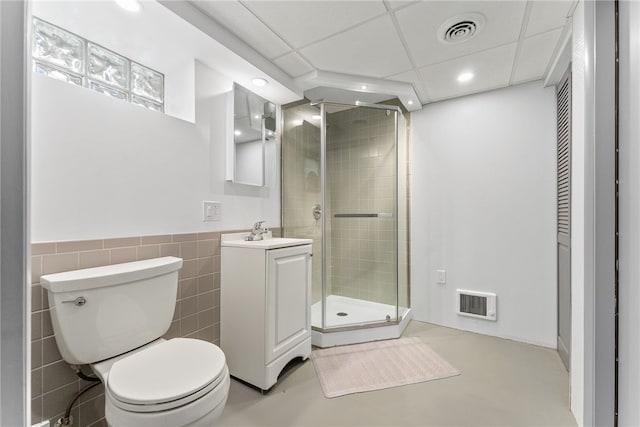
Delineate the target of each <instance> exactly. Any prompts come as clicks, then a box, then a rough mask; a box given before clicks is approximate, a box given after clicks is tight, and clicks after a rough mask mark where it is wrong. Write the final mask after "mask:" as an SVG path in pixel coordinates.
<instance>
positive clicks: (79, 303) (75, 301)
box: [62, 297, 87, 307]
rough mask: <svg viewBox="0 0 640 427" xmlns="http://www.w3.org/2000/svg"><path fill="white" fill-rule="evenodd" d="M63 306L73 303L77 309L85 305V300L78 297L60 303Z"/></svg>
mask: <svg viewBox="0 0 640 427" xmlns="http://www.w3.org/2000/svg"><path fill="white" fill-rule="evenodd" d="M62 303H63V304H67V303H73V305H77V306H78V307H82V306H83V305H85V304H86V303H87V300H86V298H85V297H78V298H76V299H72V300H68V301H62Z"/></svg>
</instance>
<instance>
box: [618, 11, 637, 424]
mask: <svg viewBox="0 0 640 427" xmlns="http://www.w3.org/2000/svg"><path fill="white" fill-rule="evenodd" d="M620 24H621V27H620V299H619V301H620V307H619V309H620V318H619V321H620V335H619V339H620V346H619V359H620V362H619V368H620V371H619V395H618V397H619V401H618V405H619V406H618V413H619V418H618V422H619V425H620V426H629V427H631V426H638V425H640V405H638V402H640V380H639V379H640V334H639V333H638V330H639V329H640V311H639V310H638V306H640V289H639V288H638V283H640V263H638V259H640V223H639V222H638V218H640V168H639V165H640V147H639V146H638V141H639V140H640V121H638V116H640V82H638V78H637V76H638V74H639V73H640V4H639V3H638V2H626V1H625V2H620Z"/></svg>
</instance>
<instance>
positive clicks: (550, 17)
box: [526, 0, 573, 37]
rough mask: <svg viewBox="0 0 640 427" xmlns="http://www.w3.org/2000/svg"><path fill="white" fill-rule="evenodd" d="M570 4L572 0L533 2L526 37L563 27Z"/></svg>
mask: <svg viewBox="0 0 640 427" xmlns="http://www.w3.org/2000/svg"><path fill="white" fill-rule="evenodd" d="M572 4H573V1H572V0H561V1H536V2H533V5H532V7H531V14H530V15H529V24H528V25H527V33H526V36H527V37H528V36H532V35H534V34H540V33H543V32H545V31H549V30H553V29H556V28H560V27H564V24H565V23H566V22H567V15H568V14H569V10H570V9H571V6H572Z"/></svg>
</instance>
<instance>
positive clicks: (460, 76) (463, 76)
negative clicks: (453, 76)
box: [458, 72, 473, 83]
mask: <svg viewBox="0 0 640 427" xmlns="http://www.w3.org/2000/svg"><path fill="white" fill-rule="evenodd" d="M471 79H473V73H469V72H466V73H460V74H458V81H459V82H460V83H466V82H468V81H469V80H471Z"/></svg>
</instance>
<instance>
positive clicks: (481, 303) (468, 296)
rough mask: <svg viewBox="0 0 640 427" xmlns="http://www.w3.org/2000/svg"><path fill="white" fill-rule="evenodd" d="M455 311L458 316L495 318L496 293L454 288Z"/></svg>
mask: <svg viewBox="0 0 640 427" xmlns="http://www.w3.org/2000/svg"><path fill="white" fill-rule="evenodd" d="M456 300H457V301H458V302H457V304H456V313H457V314H459V315H460V316H469V317H475V318H478V319H485V320H493V321H495V320H496V294H493V293H490V292H476V291H467V290H464V289H456Z"/></svg>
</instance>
